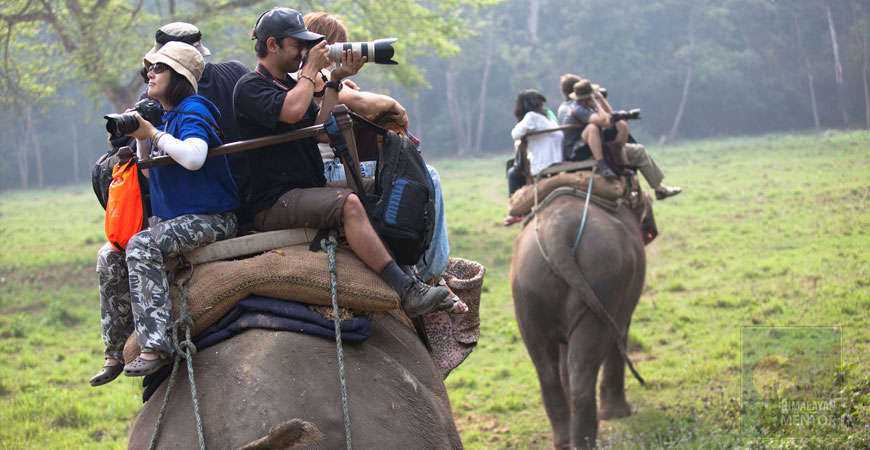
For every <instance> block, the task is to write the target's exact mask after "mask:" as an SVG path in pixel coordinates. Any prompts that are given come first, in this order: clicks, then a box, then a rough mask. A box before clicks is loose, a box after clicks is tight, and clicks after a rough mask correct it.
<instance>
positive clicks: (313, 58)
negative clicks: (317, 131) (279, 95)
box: [278, 41, 329, 124]
mask: <svg viewBox="0 0 870 450" xmlns="http://www.w3.org/2000/svg"><path fill="white" fill-rule="evenodd" d="M326 51H327V50H326V42H325V41H320V42H318V43H317V45H315V46H314V47H311V50H309V51H308V61H307V62H306V64H305V65H304V66H302V70H301V71H300V72H299V74H300V75H299V80H298V81H297V82H296V86H293V89H290V91H288V92H287V96H286V97H284V104H283V105H282V106H281V114H279V115H278V120H280V121H281V122H284V123H290V124H293V123H296V122H299V121H300V120H302V118H303V117H305V112H306V111H308V106H309V105H311V100H312V99H313V98H314V81H313V80H314V77H316V76H317V74H318V73H319V72H320V69H323V68H324V67H326V66H327V65H328V64H329V60H328V59H327V57H326ZM319 119H320V117H319V116H318V122H317V123H322V122H321V121H319Z"/></svg>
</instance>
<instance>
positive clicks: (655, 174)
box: [558, 73, 682, 200]
mask: <svg viewBox="0 0 870 450" xmlns="http://www.w3.org/2000/svg"><path fill="white" fill-rule="evenodd" d="M581 81H583V78H581V77H580V76H578V75H574V74H570V73H568V74H565V75H562V76H561V77H560V79H559V85H560V87H561V90H562V94H563V95H564V96H565V101H564V102H563V103H562V104H561V105H560V106H559V112H558V117H559V123H560V124H562V125H565V124H568V123H576V122H575V121H574V119H573V118H572V117H571V114H572V112H573V111H574V110H575V108H576V100H574V97H576V95H577V94H575V92H574V86H575V85H576V84H577V83H579V82H581ZM583 86H584V89H586V87H585V84H584V85H583ZM591 87H592V95H591V98H590V97H589V96H588V95H584V96H583V97H584V99H583V102H584V103H583V104H584V105H594V106H595V108H596V110H597V111H603V112H604V113H607V114H611V113H612V112H613V109H612V108H611V106H610V103H608V102H607V98H606V97H605V96H604V95H602V94H601V89H600V87H598V86H597V85H594V84H593V85H591ZM572 96H574V97H572ZM619 124H623V125H619ZM616 126H617V127H622V126H624V127H625V130H626V137H628V135H629V127H628V124H627V123H626V122H624V121H621V122H617V125H616ZM606 133H607V131H605V134H606ZM569 139H570V140H571V141H572V142H571V143H567V144H565V145H564V148H563V150H564V153H565V154H566V155H568V157H569V159H572V160H581V159H586V158H588V157H589V156H588V153H587V151H591V150H592V148H591V146H589V145H588V144H587V143H586V141H585V140H584V139H583V138H582V133H581V131H580V130H570V129H569V130H565V141H568V140H569ZM606 140H607V139H606V138H605V141H606ZM617 140H618V139H617ZM578 143H582V144H581V145H579V146H578ZM623 148H624V149H625V156H626V160H627V162H628V164H629V165H630V166H632V167H634V168H637V169H638V170H639V171H640V173H641V174H643V176H644V178H645V179H646V181H647V183H649V185H650V187H652V188H653V190H654V191H655V193H656V198H657V199H659V200H664V199H666V198H668V197H673V196H675V195H677V194H679V193H680V192H682V189H681V188H679V187H677V186H667V185H665V184H664V183H662V181H663V180H664V177H665V175H664V173H663V172H662V170H661V169H660V168H659V167H658V165H657V164H656V163H655V161H654V160H653V159H652V157H651V156H650V155H649V154H648V153H647V151H646V147H644V146H643V145H642V144H639V143H637V142H626V143H625V144H623ZM584 156H585V157H584ZM596 159H598V158H596Z"/></svg>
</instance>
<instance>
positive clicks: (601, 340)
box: [567, 314, 615, 448]
mask: <svg viewBox="0 0 870 450" xmlns="http://www.w3.org/2000/svg"><path fill="white" fill-rule="evenodd" d="M612 339H613V338H612V335H611V333H610V330H608V329H607V327H606V326H605V325H604V323H603V322H602V321H601V320H600V319H598V317H596V316H595V315H593V314H587V315H586V316H585V317H584V318H583V319H582V320H581V321H580V322H579V323H578V324H577V327H576V328H575V329H574V330H573V333H572V334H571V337H570V339H569V341H568V361H567V363H568V372H569V373H568V376H569V378H570V388H569V394H570V398H571V405H572V408H571V409H572V412H573V414H572V415H571V443H572V446H573V448H594V447H595V446H596V438H597V435H598V417H597V411H596V401H595V386H596V382H597V381H598V369H599V368H600V367H601V363H602V361H603V360H604V358H605V356H606V354H607V350H608V349H609V348H611V347H613V346H614V345H615V344H614V343H613V341H612Z"/></svg>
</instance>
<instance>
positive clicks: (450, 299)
mask: <svg viewBox="0 0 870 450" xmlns="http://www.w3.org/2000/svg"><path fill="white" fill-rule="evenodd" d="M401 300H402V309H403V310H404V311H405V314H407V315H408V317H410V318H412V319H413V318H415V317H419V316H422V315H423V314H426V313H430V312H433V311H447V310H450V309H453V307H454V305H455V304H456V301H457V299H456V296H454V295H451V294H450V290H449V289H447V287H446V286H429V285H428V284H424V283H421V282H419V281H414V283H413V284H411V285H410V286H408V288H407V289H405V292H403V293H402V298H401Z"/></svg>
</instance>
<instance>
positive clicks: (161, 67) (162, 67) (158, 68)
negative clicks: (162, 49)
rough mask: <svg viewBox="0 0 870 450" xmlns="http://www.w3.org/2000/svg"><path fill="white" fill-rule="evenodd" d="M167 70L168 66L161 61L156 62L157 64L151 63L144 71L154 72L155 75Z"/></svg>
mask: <svg viewBox="0 0 870 450" xmlns="http://www.w3.org/2000/svg"><path fill="white" fill-rule="evenodd" d="M167 70H169V66H167V65H166V64H163V63H157V64H151V65H150V66H148V68H147V69H146V70H145V73H148V72H154V74H155V75H157V74H158V73H163V72H166V71H167Z"/></svg>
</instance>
